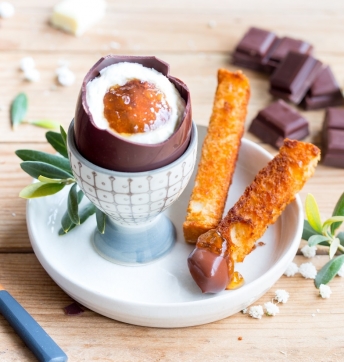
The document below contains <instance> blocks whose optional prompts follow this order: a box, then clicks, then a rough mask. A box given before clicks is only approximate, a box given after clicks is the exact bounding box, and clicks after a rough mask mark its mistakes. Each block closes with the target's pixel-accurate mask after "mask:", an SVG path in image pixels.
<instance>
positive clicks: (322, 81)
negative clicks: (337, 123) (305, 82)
mask: <svg viewBox="0 0 344 362" xmlns="http://www.w3.org/2000/svg"><path fill="white" fill-rule="evenodd" d="M342 104H344V97H343V94H342V91H341V89H340V87H339V85H338V83H337V81H336V79H335V77H334V75H333V73H332V71H331V68H330V67H329V66H328V65H326V66H325V65H324V66H323V67H322V69H321V72H320V73H319V75H318V76H317V78H316V79H315V81H314V82H313V84H312V86H311V88H310V89H309V91H308V93H307V94H306V97H305V99H304V100H303V102H302V105H303V107H304V108H305V109H307V110H308V109H319V108H326V107H330V106H340V105H342Z"/></svg>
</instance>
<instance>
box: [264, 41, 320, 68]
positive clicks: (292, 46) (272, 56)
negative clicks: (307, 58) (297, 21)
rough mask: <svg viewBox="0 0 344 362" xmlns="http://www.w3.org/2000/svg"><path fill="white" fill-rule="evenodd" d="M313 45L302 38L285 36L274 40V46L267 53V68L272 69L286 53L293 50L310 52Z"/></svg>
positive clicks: (302, 52) (304, 52) (303, 52)
mask: <svg viewBox="0 0 344 362" xmlns="http://www.w3.org/2000/svg"><path fill="white" fill-rule="evenodd" d="M312 50H313V46H312V45H311V44H309V43H307V42H305V41H303V40H298V39H293V38H290V37H288V36H285V37H283V38H281V39H279V41H278V42H276V44H275V46H274V47H273V48H272V49H271V51H270V53H269V55H268V58H269V59H268V62H267V66H266V68H267V70H268V71H269V72H272V71H274V70H275V69H276V68H277V67H278V66H279V64H280V63H281V62H282V60H283V59H284V58H285V57H286V55H287V54H288V53H289V52H291V51H293V52H296V53H301V54H311V53H312Z"/></svg>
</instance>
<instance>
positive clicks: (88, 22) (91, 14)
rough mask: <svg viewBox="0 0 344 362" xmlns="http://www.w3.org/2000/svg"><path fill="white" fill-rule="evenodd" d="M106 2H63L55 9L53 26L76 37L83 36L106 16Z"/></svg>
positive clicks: (88, 0)
mask: <svg viewBox="0 0 344 362" xmlns="http://www.w3.org/2000/svg"><path fill="white" fill-rule="evenodd" d="M105 9H106V2H105V1H104V0H87V1H83V0H63V1H61V2H59V3H58V4H57V5H55V7H54V11H53V15H52V17H51V24H52V25H53V26H55V27H56V28H59V29H62V30H64V31H66V32H68V33H71V34H74V35H76V36H80V35H82V34H83V33H84V32H85V31H86V30H88V29H89V28H90V27H91V26H93V25H94V24H95V23H97V22H98V21H99V20H100V19H102V17H103V16H104V15H105Z"/></svg>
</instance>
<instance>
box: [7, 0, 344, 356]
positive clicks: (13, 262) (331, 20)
mask: <svg viewBox="0 0 344 362" xmlns="http://www.w3.org/2000/svg"><path fill="white" fill-rule="evenodd" d="M12 2H13V4H14V5H15V7H16V14H15V16H14V17H13V18H10V19H2V20H1V19H0V79H1V86H0V105H1V111H0V170H1V172H0V182H1V184H0V185H1V189H0V190H1V191H0V192H1V194H0V195H1V198H0V282H1V283H2V284H3V285H4V286H6V287H7V289H8V290H9V291H10V292H11V293H12V295H13V296H14V297H15V298H17V299H18V301H19V302H20V303H21V304H22V305H23V306H24V307H25V308H26V309H27V310H28V311H29V312H30V313H31V314H32V315H33V316H34V318H35V319H36V320H37V321H38V322H39V323H40V324H41V325H42V326H43V327H44V328H45V329H46V331H47V332H48V333H49V334H50V335H51V336H52V337H53V338H54V339H55V340H56V341H57V343H58V344H59V345H60V346H61V347H62V348H63V349H64V351H65V352H66V353H67V354H68V356H69V358H70V361H198V362H199V361H214V360H217V361H257V360H261V361H279V360H281V361H284V360H285V361H343V360H344V357H343V355H344V333H343V332H344V309H343V303H344V279H343V278H339V277H337V278H335V280H334V281H333V282H331V284H330V285H331V288H332V291H333V294H332V296H331V298H330V299H327V300H325V299H322V298H320V297H319V296H318V290H317V289H315V287H314V285H313V282H312V281H311V280H306V279H304V278H303V277H301V276H300V275H299V274H298V275H297V276H295V277H293V278H287V277H285V276H283V277H281V279H280V280H279V281H278V282H277V283H276V285H274V286H273V288H272V289H271V290H270V291H269V292H268V293H267V294H266V295H265V296H263V297H262V298H261V299H260V300H259V301H258V302H257V303H255V304H262V303H264V302H266V301H269V300H271V299H272V298H273V296H274V291H275V290H276V289H285V290H287V291H288V292H289V293H290V300H289V302H288V303H287V304H285V305H281V306H280V314H279V315H277V316H275V317H264V318H262V319H261V320H256V319H252V318H250V317H249V316H247V315H244V314H241V313H238V314H236V315H233V316H231V317H229V318H226V319H224V320H221V321H218V322H215V323H211V324H208V325H203V326H198V327H192V328H183V329H154V328H144V327H137V326H132V325H127V324H124V323H120V322H117V321H114V320H111V319H108V318H105V317H103V316H101V315H98V314H96V313H94V312H92V311H90V310H86V311H85V313H83V314H82V315H81V316H78V317H68V316H66V315H65V314H64V312H63V309H62V308H63V307H65V306H66V305H68V304H69V303H71V302H72V300H71V299H70V297H69V296H68V295H66V294H65V293H64V292H63V291H62V290H61V289H60V288H59V287H58V286H57V285H56V284H55V283H54V282H53V281H52V280H51V278H50V277H49V276H48V275H47V273H46V272H45V271H44V269H43V268H42V267H41V265H40V264H39V262H38V260H37V258H36V256H35V254H34V253H33V252H32V248H31V245H30V241H29V238H28V234H27V229H26V220H25V201H24V200H23V199H20V198H19V197H18V193H19V191H20V190H21V189H22V188H23V187H24V186H25V185H26V184H28V183H29V182H30V181H31V180H30V177H29V176H27V175H26V174H24V173H23V172H22V171H21V169H20V167H19V159H18V158H17V157H16V156H15V155H14V151H15V150H16V149H18V148H33V149H39V150H45V151H49V152H52V151H53V150H52V149H51V147H50V146H49V145H48V144H47V143H46V141H45V137H44V134H45V130H43V129H39V128H36V127H34V126H30V125H21V126H20V127H19V128H18V129H17V130H16V131H15V132H14V131H12V130H11V127H10V121H9V106H10V102H11V100H12V99H13V98H14V96H15V95H16V94H17V93H18V92H21V91H24V92H26V93H27V95H28V97H29V102H30V105H29V113H28V117H29V118H31V119H35V118H36V119H37V118H53V119H54V120H56V121H58V122H60V123H61V124H62V125H63V126H64V127H65V128H66V127H67V126H68V124H69V123H70V121H71V119H72V117H73V113H74V106H75V101H76V98H77V95H78V91H79V87H80V84H81V81H82V79H83V76H84V75H85V73H86V71H87V70H88V69H89V67H90V66H91V65H92V64H93V63H95V62H96V61H97V60H98V59H99V58H100V57H101V56H102V55H105V54H108V53H116V54H140V55H151V54H153V55H156V56H158V57H160V58H162V59H164V60H165V61H167V62H169V63H170V64H171V70H172V74H173V75H174V76H177V77H178V78H181V79H183V80H184V81H185V82H186V83H187V84H188V86H189V87H190V90H191V94H192V103H193V115H194V119H195V121H196V122H197V123H198V124H201V125H207V123H208V119H209V115H210V112H211V107H212V101H213V96H214V91H215V87H216V72H217V69H218V68H220V67H226V68H228V69H231V70H234V69H235V67H234V66H233V65H231V64H230V54H231V51H232V50H233V48H234V46H235V44H236V42H237V41H238V40H239V39H240V37H241V36H242V35H243V33H244V32H245V31H246V30H247V29H248V27H249V26H251V25H256V26H258V27H264V28H267V29H271V30H273V31H275V32H276V33H277V34H279V35H290V36H293V37H296V38H300V39H305V40H308V41H309V42H311V43H312V44H313V45H314V47H315V54H316V56H317V57H318V58H319V59H320V60H322V61H323V62H325V63H328V64H330V65H331V67H332V69H333V71H334V74H335V76H336V78H337V79H338V81H339V83H340V85H341V86H342V87H343V85H344V41H343V35H344V2H343V1H342V0H331V1H326V2H324V1H322V0H313V1H312V2H310V1H308V0H298V1H287V0H279V1H270V0H261V1H259V2H258V1H254V0H241V1H234V0H216V1H206V0H198V1H192V0H173V1H172V0H166V1H160V0H152V1H146V2H143V1H139V0H127V1H115V0H109V1H108V3H109V8H108V11H107V14H106V17H105V18H104V20H103V21H102V22H101V23H99V24H98V25H97V26H94V27H93V28H92V29H91V30H90V31H88V32H87V33H86V34H85V35H84V36H82V37H80V38H75V37H73V36H70V35H67V34H64V33H62V32H60V31H57V30H55V29H53V28H51V27H50V26H49V25H48V20H49V17H50V15H51V12H52V6H53V5H54V3H56V1H54V0H46V1H42V0H25V1H24V0H17V1H14V0H13V1H12ZM27 55H29V56H32V57H33V58H34V59H35V61H36V64H37V68H38V69H39V70H40V72H41V81H40V82H38V83H28V82H25V81H23V74H22V73H21V72H20V71H19V70H18V66H19V61H20V59H21V58H22V57H23V56H27ZM61 59H64V60H66V61H68V62H69V64H70V68H71V70H72V71H74V72H75V74H76V82H75V84H74V85H73V86H71V87H62V86H59V85H57V83H56V79H55V69H56V68H57V67H58V65H59V64H58V63H59V61H60V60H61ZM245 73H246V74H247V75H248V77H249V78H250V81H251V85H252V97H251V101H250V105H249V113H248V117H247V125H249V123H250V121H251V120H252V118H253V117H254V115H255V114H256V113H257V111H258V110H259V109H261V108H263V107H264V106H265V105H267V104H269V103H270V102H271V99H272V98H271V96H270V95H269V93H268V78H267V77H266V76H264V75H262V74H259V73H256V72H254V71H249V70H245ZM302 113H303V114H304V115H305V116H306V117H307V119H308V120H309V123H310V130H311V135H310V137H309V138H308V140H309V141H312V142H314V143H315V144H317V145H320V141H321V125H322V121H323V118H324V110H319V111H312V112H302ZM245 137H247V138H249V139H251V140H253V141H255V142H257V143H260V142H259V140H258V139H257V138H255V137H254V136H253V135H250V134H249V133H246V134H245ZM262 146H263V147H264V148H265V149H267V150H268V151H270V152H271V153H275V152H276V151H275V150H274V149H273V148H272V147H270V146H268V145H265V144H262ZM343 191H344V170H343V169H335V168H331V167H326V166H323V165H319V166H318V168H317V171H316V174H315V176H314V177H313V178H312V179H311V180H310V181H309V182H308V183H307V185H306V186H305V187H304V189H303V191H302V192H301V198H302V200H303V202H304V199H305V196H306V194H307V193H309V192H310V193H312V194H313V195H314V196H315V197H316V199H317V201H318V203H319V207H320V210H321V214H322V216H323V217H324V218H325V217H329V216H330V215H331V212H332V208H333V206H334V204H335V202H336V201H337V199H338V198H339V196H340V195H341V193H342V192H343ZM37 217H39V216H37ZM319 253H320V255H318V256H316V257H315V258H313V259H312V260H311V261H312V262H313V263H314V264H315V265H316V267H317V268H318V269H319V268H320V267H321V266H322V265H323V264H324V263H325V262H326V261H327V260H328V256H327V255H325V254H324V253H322V252H321V251H320V252H319ZM307 261H308V259H306V258H305V257H303V256H302V255H297V256H296V257H295V262H296V263H297V264H298V265H300V264H301V263H303V262H307ZM239 337H242V339H241V338H239ZM0 360H1V361H34V360H35V358H34V356H33V355H32V353H31V352H30V351H29V350H28V349H27V348H26V347H25V345H24V344H23V342H22V341H21V340H20V339H19V337H18V336H17V335H16V334H15V333H14V332H13V330H12V328H11V327H10V326H9V325H8V323H7V322H6V320H5V319H4V318H3V317H2V316H0Z"/></svg>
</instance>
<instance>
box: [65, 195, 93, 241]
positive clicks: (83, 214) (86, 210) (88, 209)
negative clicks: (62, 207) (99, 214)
mask: <svg viewBox="0 0 344 362" xmlns="http://www.w3.org/2000/svg"><path fill="white" fill-rule="evenodd" d="M95 212H96V207H95V206H94V205H93V204H92V203H91V202H89V203H88V204H87V205H86V206H85V207H83V208H82V209H81V210H80V212H79V216H80V225H81V224H83V223H84V222H85V221H86V220H87V219H88V218H89V217H90V216H91V215H93V214H94V213H95ZM67 215H68V213H67ZM75 227H76V225H75V224H73V223H72V224H71V226H70V227H69V229H68V230H67V231H64V229H63V227H62V228H61V229H60V230H59V232H58V234H59V235H60V236H62V235H65V234H66V233H67V232H69V231H71V230H73V229H74V228H75Z"/></svg>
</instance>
